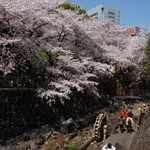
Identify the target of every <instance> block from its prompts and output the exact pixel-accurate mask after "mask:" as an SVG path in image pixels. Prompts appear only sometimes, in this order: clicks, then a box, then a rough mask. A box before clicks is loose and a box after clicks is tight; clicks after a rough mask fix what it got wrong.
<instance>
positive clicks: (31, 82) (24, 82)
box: [0, 76, 46, 88]
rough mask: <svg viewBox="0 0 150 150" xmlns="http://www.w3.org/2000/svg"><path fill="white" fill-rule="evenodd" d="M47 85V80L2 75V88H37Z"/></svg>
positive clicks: (0, 77) (0, 84)
mask: <svg viewBox="0 0 150 150" xmlns="http://www.w3.org/2000/svg"><path fill="white" fill-rule="evenodd" d="M44 86H46V80H45V79H42V78H33V77H25V76H20V77H15V76H0V88H36V87H44Z"/></svg>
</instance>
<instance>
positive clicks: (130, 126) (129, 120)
mask: <svg viewBox="0 0 150 150" xmlns="http://www.w3.org/2000/svg"><path fill="white" fill-rule="evenodd" d="M133 124H134V122H133V118H132V117H130V116H129V117H127V119H126V127H127V132H128V133H131V132H132V131H133Z"/></svg>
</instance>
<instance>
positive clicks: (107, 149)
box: [102, 143, 116, 150]
mask: <svg viewBox="0 0 150 150" xmlns="http://www.w3.org/2000/svg"><path fill="white" fill-rule="evenodd" d="M102 150H116V148H115V147H114V146H113V145H112V144H111V143H107V144H106V145H104V146H103V147H102Z"/></svg>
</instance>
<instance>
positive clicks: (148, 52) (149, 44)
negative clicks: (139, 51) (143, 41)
mask: <svg viewBox="0 0 150 150" xmlns="http://www.w3.org/2000/svg"><path fill="white" fill-rule="evenodd" d="M145 53H146V55H147V57H148V62H147V65H146V67H145V71H150V38H149V39H148V41H147V46H146V48H145Z"/></svg>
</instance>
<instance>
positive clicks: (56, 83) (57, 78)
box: [0, 0, 146, 104]
mask: <svg viewBox="0 0 150 150" xmlns="http://www.w3.org/2000/svg"><path fill="white" fill-rule="evenodd" d="M63 2H64V0H44V1H41V0H32V1H29V0H15V2H14V0H0V4H1V6H0V12H1V13H0V30H1V32H0V55H1V57H0V65H1V71H2V72H3V73H4V75H6V74H9V73H10V72H13V71H14V70H15V69H16V68H17V67H18V64H19V65H21V68H24V69H25V68H27V67H28V66H27V62H29V63H30V65H31V68H32V69H33V70H34V72H41V70H46V73H47V81H48V85H47V86H46V87H45V88H39V89H38V90H37V91H38V96H39V97H41V98H45V99H46V100H47V102H48V103H49V104H51V103H53V102H55V97H59V100H60V101H61V102H62V103H64V99H65V100H66V99H68V100H69V99H70V95H71V94H72V92H73V89H76V91H78V92H84V89H86V88H90V91H91V93H93V95H94V96H95V98H99V99H100V98H101V92H100V91H99V89H98V85H100V84H101V83H100V82H99V78H103V77H104V76H107V77H108V80H109V78H111V77H112V74H111V68H112V66H113V65H114V64H115V63H123V64H124V66H134V67H135V68H138V66H139V63H140V62H142V61H143V59H144V55H145V54H144V53H143V50H144V46H145V43H146V39H145V38H144V37H143V36H138V35H137V36H134V37H129V36H125V35H124V34H123V31H124V28H123V27H121V26H120V25H116V24H114V23H112V22H109V21H107V20H106V21H103V22H102V21H98V20H92V19H85V18H84V15H83V14H82V15H78V14H77V13H76V12H72V11H71V10H63V9H62V8H58V7H56V6H57V5H58V4H60V3H63ZM40 51H42V52H43V51H44V52H45V53H46V55H47V56H48V58H49V59H48V60H49V61H47V60H45V59H43V57H41V56H40V53H39V52H40ZM52 55H54V56H55V57H56V58H55V60H53V61H54V64H53V65H51V64H50V61H52V60H51V59H52V58H51V57H50V56H52Z"/></svg>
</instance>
